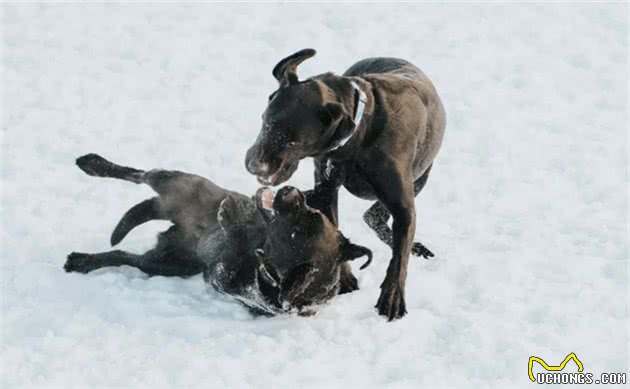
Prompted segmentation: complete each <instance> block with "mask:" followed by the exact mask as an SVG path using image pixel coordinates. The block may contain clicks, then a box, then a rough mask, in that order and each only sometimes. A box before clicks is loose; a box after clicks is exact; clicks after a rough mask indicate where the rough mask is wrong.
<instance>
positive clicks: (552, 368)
mask: <svg viewBox="0 0 630 389" xmlns="http://www.w3.org/2000/svg"><path fill="white" fill-rule="evenodd" d="M570 360H573V361H574V362H575V364H576V365H577V367H578V372H580V373H581V372H582V371H584V365H582V362H581V361H580V360H579V359H578V357H577V355H575V353H571V354H569V355H567V356H566V358H564V360H563V361H562V363H560V364H559V365H558V366H550V365H548V364H547V362H545V361H543V360H542V359H541V358H538V357H535V356H531V357H529V362H528V363H527V372H528V373H529V379H530V380H532V382H536V378H534V372H533V371H532V368H533V367H534V362H538V364H539V365H540V366H542V367H543V369H545V370H547V371H560V370H562V369H564V367H565V366H566V365H567V363H569V361H570Z"/></svg>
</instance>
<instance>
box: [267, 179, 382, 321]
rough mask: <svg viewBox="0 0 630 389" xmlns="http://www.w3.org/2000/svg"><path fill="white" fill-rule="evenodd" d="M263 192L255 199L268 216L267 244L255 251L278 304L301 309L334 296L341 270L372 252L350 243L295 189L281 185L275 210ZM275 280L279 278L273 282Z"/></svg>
mask: <svg viewBox="0 0 630 389" xmlns="http://www.w3.org/2000/svg"><path fill="white" fill-rule="evenodd" d="M264 196H265V191H264V190H261V191H259V192H258V194H257V204H258V206H259V207H260V209H261V212H263V213H265V214H266V219H267V223H268V228H267V241H266V244H265V247H264V249H263V250H259V251H258V252H257V254H258V255H259V260H260V261H261V262H262V263H264V265H265V267H269V268H271V269H272V270H273V273H274V276H272V277H271V278H272V279H270V280H269V281H270V282H271V283H276V284H278V285H279V287H280V289H281V291H280V299H281V303H283V304H287V305H288V306H289V307H296V308H300V307H302V306H306V305H310V304H313V303H318V302H322V301H325V300H326V299H328V298H330V297H332V296H334V295H335V294H336V293H337V291H338V286H339V271H340V265H341V264H342V263H343V262H346V261H349V260H352V259H355V258H359V257H362V256H367V257H368V261H367V262H366V263H365V264H364V265H363V266H362V267H361V268H362V269H363V268H365V267H367V266H368V265H369V263H370V261H371V259H372V252H371V251H370V250H369V249H367V248H365V247H362V246H358V245H355V244H352V243H350V241H349V240H348V239H347V238H345V237H344V236H343V235H342V234H341V232H340V231H339V230H338V229H337V227H336V226H335V225H334V224H333V223H331V222H330V220H328V218H327V217H326V216H325V215H324V214H323V213H321V212H320V211H319V210H316V209H313V208H311V207H309V206H308V205H307V204H306V199H305V196H304V194H303V193H302V192H300V191H299V190H298V189H296V188H293V187H290V186H285V187H283V188H282V189H280V190H279V191H278V193H277V194H276V195H275V197H274V199H273V209H272V210H271V211H269V210H267V209H265V208H266V207H265V206H264V202H265V199H264ZM275 277H277V278H278V279H275Z"/></svg>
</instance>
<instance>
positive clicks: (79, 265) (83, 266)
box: [63, 252, 100, 273]
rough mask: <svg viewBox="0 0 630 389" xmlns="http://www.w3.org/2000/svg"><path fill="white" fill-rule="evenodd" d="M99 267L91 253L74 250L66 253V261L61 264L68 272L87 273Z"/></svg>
mask: <svg viewBox="0 0 630 389" xmlns="http://www.w3.org/2000/svg"><path fill="white" fill-rule="evenodd" d="M99 267H100V266H98V262H97V261H96V259H95V258H94V257H93V256H92V255H90V254H85V253H74V252H73V253H70V255H68V258H67V259H66V263H65V264H64V265H63V269H64V270H65V271H66V272H68V273H70V272H77V273H89V272H91V271H92V270H96V269H98V268H99Z"/></svg>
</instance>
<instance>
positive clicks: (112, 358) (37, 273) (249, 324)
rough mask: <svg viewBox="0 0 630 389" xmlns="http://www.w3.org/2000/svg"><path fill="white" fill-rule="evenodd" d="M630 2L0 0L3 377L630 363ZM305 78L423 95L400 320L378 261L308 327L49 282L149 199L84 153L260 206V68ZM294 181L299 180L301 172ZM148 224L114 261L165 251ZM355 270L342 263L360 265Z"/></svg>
mask: <svg viewBox="0 0 630 389" xmlns="http://www.w3.org/2000/svg"><path fill="white" fill-rule="evenodd" d="M627 7H628V6H627V4H600V5H598V4H572V5H569V4H556V5H540V4H539V5H536V4H520V5H517V4H503V5H489V4H486V5H461V4H460V5H457V4H446V5H429V4H424V5H423V4H416V5H376V4H369V5H368V4H364V5H349V4H346V5H334V4H327V5H314V4H297V5H292V4H264V5H252V4H240V5H227V4H224V5H221V4H214V5H211V4H188V5H181V4H180V5H177V4H170V5H169V4H161V5H158V4H137V5H132V4H122V5H121V4H119V5H108V6H102V5H97V4H83V5H81V4H76V3H75V4H57V5H52V4H51V5H36V4H22V5H19V4H18V5H7V4H3V5H2V12H3V14H2V18H1V24H2V27H1V28H2V50H3V53H2V68H1V69H2V171H1V178H2V210H1V211H2V268H1V269H2V279H1V281H2V345H1V346H2V348H1V350H0V352H1V355H2V356H1V357H2V364H1V366H2V375H1V382H0V384H1V385H2V387H3V388H26V387H63V388H70V387H88V386H89V387H173V386H177V385H186V386H191V387H261V386H264V387H268V386H273V387H286V386H297V387H311V386H344V387H374V386H389V387H418V386H420V385H430V386H445V387H462V388H463V387H476V386H482V387H487V386H493V387H503V386H509V387H531V385H532V384H531V383H530V382H529V380H528V378H527V361H528V358H529V356H530V355H536V356H539V357H541V358H543V359H545V360H546V361H547V362H548V363H550V364H554V363H559V362H560V361H561V360H562V359H563V358H564V356H566V355H567V354H568V353H569V352H575V353H576V354H577V355H578V357H580V358H581V360H582V362H583V363H584V366H585V369H587V370H588V371H593V372H602V371H625V370H626V368H627V366H628V354H627V348H628V200H627V193H628V192H627V188H628V165H627V162H628V161H627V151H628V149H627V147H628V133H627V123H628V96H627V86H628V73H627V66H628V18H627V15H628V8H627ZM304 47H314V48H316V49H317V50H318V55H317V56H316V57H315V58H313V59H311V60H309V61H307V62H305V63H304V64H303V65H302V66H300V69H299V74H301V76H302V78H304V77H308V76H311V75H314V74H317V73H321V72H324V71H328V70H334V71H335V72H337V73H342V72H343V71H344V70H345V69H346V68H347V67H349V66H350V65H351V64H352V63H353V62H355V61H357V60H359V59H361V58H364V57H369V56H398V57H403V58H406V59H408V60H411V61H412V62H414V63H416V64H417V65H418V66H420V67H421V68H422V69H423V70H424V71H425V72H426V73H427V74H428V75H429V76H430V77H431V78H432V80H433V81H434V82H435V85H436V87H437V89H438V91H439V93H440V95H441V96H442V98H443V101H444V104H445V106H446V110H447V112H448V126H447V132H446V138H445V141H444V145H443V147H442V150H441V153H440V155H439V157H438V160H437V162H436V164H435V166H434V168H433V171H432V175H431V177H430V178H429V183H428V185H427V187H426V188H425V191H424V192H423V193H422V194H421V195H420V196H418V199H417V212H418V229H417V231H418V232H417V234H416V235H417V237H418V239H419V240H421V241H422V242H424V243H426V244H427V246H428V247H429V248H430V249H432V250H433V251H434V252H435V253H436V258H435V259H433V260H424V259H417V258H412V259H411V262H410V266H409V278H408V281H407V292H406V299H407V308H408V310H409V314H408V315H407V316H406V317H405V318H404V319H403V320H399V321H396V322H394V323H387V322H386V321H385V320H384V319H383V318H381V317H379V316H378V315H377V314H376V313H375V311H374V309H373V305H374V303H375V302H376V299H377V297H378V293H379V288H378V286H379V284H380V282H381V280H382V278H383V277H384V274H385V268H386V266H387V263H388V260H389V258H390V252H389V250H388V249H387V248H386V247H385V246H384V245H383V244H381V243H380V242H379V241H378V240H377V239H376V238H375V236H374V235H373V233H372V232H371V231H370V230H369V229H368V228H367V227H366V226H365V225H364V224H363V222H362V220H361V216H362V212H363V211H364V210H365V209H367V208H368V206H369V204H370V203H368V202H367V201H363V200H359V199H356V198H353V197H352V196H350V195H348V194H347V193H346V192H344V193H343V194H342V196H341V225H342V229H343V231H344V233H345V234H346V235H347V236H349V237H350V238H351V239H352V240H353V241H355V242H357V243H360V244H365V245H368V246H370V247H371V248H372V249H373V250H374V252H375V261H374V263H373V265H372V266H371V267H370V268H369V269H367V270H365V271H363V272H358V270H357V272H356V274H357V276H358V277H359V280H360V285H361V290H360V291H358V292H356V293H352V294H350V295H344V296H340V297H339V298H337V299H335V300H333V301H332V302H331V303H330V304H328V305H327V306H325V307H324V308H322V309H321V310H320V312H319V313H318V314H317V315H316V316H314V317H308V318H301V317H294V316H288V317H276V318H272V319H268V318H252V317H251V316H250V315H249V314H248V313H247V311H246V310H245V309H244V308H242V307H241V306H239V304H237V303H235V302H233V301H231V300H229V299H227V298H224V297H221V296H218V295H217V294H216V293H214V292H212V291H208V290H207V289H206V287H205V286H204V284H203V282H202V279H201V276H198V277H193V278H191V279H187V280H183V279H179V278H164V277H153V278H150V279H148V278H147V277H145V276H144V275H143V274H142V273H141V272H139V271H137V270H135V269H131V268H127V267H125V268H110V269H103V270H100V271H98V272H96V273H93V274H89V275H80V274H66V273H64V271H63V270H62V265H63V263H64V261H65V256H66V254H67V253H69V252H71V251H73V250H78V251H87V252H96V251H104V250H108V249H109V247H108V239H109V234H110V232H111V230H112V228H113V227H114V225H115V224H116V222H117V221H118V219H119V217H120V216H121V215H122V214H123V212H124V211H125V210H126V209H128V207H130V206H131V205H133V204H135V203H136V202H139V201H140V200H142V199H145V198H147V197H149V196H151V191H150V190H149V189H148V188H146V187H140V186H134V185H131V184H129V183H125V182H120V181H115V180H105V179H97V178H92V177H88V176H86V175H85V174H83V173H82V172H81V171H79V169H77V168H76V167H75V166H74V158H75V157H77V156H79V155H81V154H84V153H88V152H97V153H100V154H102V155H103V156H105V157H107V158H110V159H111V160H113V161H115V162H119V163H123V164H127V165H130V166H135V167H139V168H153V167H164V168H168V169H179V170H184V171H188V172H194V173H198V174H201V175H204V176H206V177H209V178H211V179H213V180H215V181H216V182H217V183H218V184H220V185H222V186H225V187H228V188H232V189H236V190H239V191H241V192H243V193H254V191H255V190H256V188H257V187H258V185H257V184H256V180H255V179H254V177H253V176H250V175H249V174H248V173H246V172H245V169H244V162H243V160H244V156H245V151H246V149H247V147H248V146H249V145H250V144H251V143H252V141H253V139H254V138H255V136H256V134H257V132H258V129H259V126H260V114H261V113H262V111H263V109H264V106H265V104H266V101H267V96H268V95H269V94H270V93H271V92H272V91H273V90H274V89H275V87H276V82H275V80H274V79H273V78H272V76H271V69H272V67H273V66H274V65H275V64H276V62H277V61H278V60H280V59H281V58H282V57H284V56H285V55H288V54H290V53H292V52H294V51H296V50H298V49H302V48H304ZM291 183H292V184H294V185H297V186H299V187H300V188H309V187H310V186H311V185H312V165H311V163H310V162H309V161H305V162H303V163H302V166H301V168H300V170H299V171H298V173H297V174H296V175H295V176H294V178H293V179H292V180H291ZM166 225H167V224H166V223H163V222H156V223H151V224H149V225H146V226H143V227H141V228H140V229H139V230H137V231H134V232H133V233H132V234H131V235H130V237H129V238H128V239H127V240H125V241H124V242H123V244H122V248H124V249H128V250H133V251H142V250H145V249H147V248H149V247H151V245H152V244H153V243H154V242H155V235H154V234H155V232H156V231H159V230H163V229H164V228H165V227H166ZM358 265H359V263H357V264H353V266H354V267H355V269H357V268H358Z"/></svg>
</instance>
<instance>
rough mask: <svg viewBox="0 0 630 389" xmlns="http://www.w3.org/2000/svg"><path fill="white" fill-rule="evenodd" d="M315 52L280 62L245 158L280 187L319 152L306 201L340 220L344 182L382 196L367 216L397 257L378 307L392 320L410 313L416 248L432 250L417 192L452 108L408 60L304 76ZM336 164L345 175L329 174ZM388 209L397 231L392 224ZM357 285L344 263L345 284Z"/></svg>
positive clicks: (361, 193)
mask: <svg viewBox="0 0 630 389" xmlns="http://www.w3.org/2000/svg"><path fill="white" fill-rule="evenodd" d="M314 55H315V50H312V49H304V50H301V51H299V52H297V53H295V54H293V55H290V56H289V57H287V58H285V59H283V60H282V61H280V62H279V63H278V64H277V65H276V67H275V68H274V69H273V75H274V77H275V78H276V79H277V80H278V83H279V88H278V89H277V90H276V91H275V92H273V93H272V94H271V96H269V103H268V105H267V108H266V110H265V112H264V114H263V126H262V129H261V131H260V133H259V135H258V138H257V139H256V142H255V143H254V145H253V146H252V147H251V148H250V149H249V150H248V151H247V156H246V161H245V164H246V167H247V170H248V171H249V172H250V173H252V174H254V175H256V176H257V177H258V180H259V181H260V182H262V183H265V184H269V185H278V184H280V183H282V182H284V181H286V180H287V179H289V178H290V177H291V175H292V174H293V172H295V170H296V169H297V167H298V164H299V162H300V160H302V159H303V158H305V157H313V158H314V160H315V188H314V190H313V191H312V193H311V194H310V196H309V197H308V199H307V201H308V202H309V203H310V204H312V205H313V206H315V207H317V208H319V209H322V210H323V212H324V213H326V215H327V216H328V217H329V218H330V219H331V220H333V221H334V222H335V223H337V221H338V218H337V194H338V190H339V187H340V186H341V185H343V186H344V187H345V188H346V189H347V190H348V191H350V193H352V194H354V195H355V196H357V197H360V198H364V199H374V200H378V201H377V202H375V203H374V205H372V206H371V207H370V209H368V210H367V212H366V213H365V214H364V220H365V221H366V223H367V224H368V225H369V226H370V227H371V228H372V229H373V230H374V231H376V233H377V235H378V237H379V238H380V239H381V240H382V241H383V242H385V243H386V244H387V245H389V246H390V247H391V248H392V259H391V261H390V263H389V267H388V268H387V275H386V276H385V279H384V281H383V283H382V284H381V295H380V297H379V298H378V302H377V303H376V307H377V308H378V312H379V314H381V315H384V316H386V317H388V318H389V320H392V319H395V318H399V317H402V316H404V315H405V313H406V312H407V311H406V307H405V296H404V290H405V281H406V278H407V264H408V262H409V256H410V254H411V253H414V254H415V255H420V256H424V257H430V256H433V253H432V252H431V251H429V250H428V249H427V248H426V247H424V246H423V245H422V244H421V243H419V242H415V243H414V242H413V237H414V234H415V227H416V212H415V206H414V197H415V196H416V195H417V194H418V193H420V191H421V190H422V188H423V187H424V185H425V184H426V182H427V178H428V176H429V172H430V170H431V166H432V164H433V160H434V159H435V157H436V155H437V153H438V150H439V149H440V145H441V143H442V138H443V136H444V129H445V127H446V114H445V112H444V108H443V106H442V102H441V101H440V98H439V96H438V94H437V92H436V90H435V88H434V87H433V84H432V83H431V81H430V80H429V78H428V77H427V76H426V75H425V74H424V73H422V71H420V69H418V68H417V67H415V66H414V65H412V64H411V63H409V62H407V61H405V60H402V59H396V58H369V59H364V60H362V61H359V62H357V63H356V64H354V65H353V66H351V67H350V69H348V70H347V71H346V72H345V73H344V74H343V76H337V75H335V74H332V73H324V74H321V75H318V76H315V77H311V78H309V79H307V80H304V81H299V80H298V77H297V73H296V69H297V66H298V65H299V64H300V63H302V62H303V61H304V60H306V59H308V58H310V57H312V56H314ZM331 171H334V172H335V173H334V174H333V176H334V177H340V176H341V177H342V179H337V178H335V179H334V180H331V179H329V177H330V173H331ZM390 215H392V216H393V225H392V227H393V228H392V229H393V231H392V229H390V228H389V226H388V225H387V221H388V219H389V216H390ZM357 288H358V286H357V282H356V278H355V277H354V276H353V275H352V273H351V272H350V268H349V266H348V265H347V264H346V266H345V267H344V269H343V272H342V291H343V292H349V291H352V290H354V289H357Z"/></svg>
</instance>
